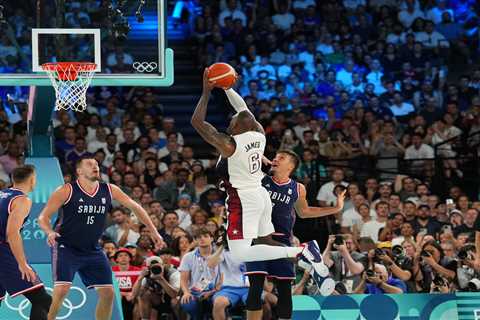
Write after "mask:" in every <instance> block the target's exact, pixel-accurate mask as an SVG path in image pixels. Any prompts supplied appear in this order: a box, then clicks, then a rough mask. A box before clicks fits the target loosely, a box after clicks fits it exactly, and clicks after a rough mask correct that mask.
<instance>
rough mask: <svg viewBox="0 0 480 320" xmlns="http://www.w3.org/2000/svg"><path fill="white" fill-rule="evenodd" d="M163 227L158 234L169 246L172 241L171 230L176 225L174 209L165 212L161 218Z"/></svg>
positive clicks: (176, 217)
mask: <svg viewBox="0 0 480 320" xmlns="http://www.w3.org/2000/svg"><path fill="white" fill-rule="evenodd" d="M162 225H163V228H162V229H160V235H161V236H162V238H163V240H164V241H165V243H167V244H168V245H169V246H170V245H171V244H172V241H173V230H174V229H175V228H176V227H178V214H177V213H176V212H174V211H172V212H166V213H165V214H164V215H163V219H162Z"/></svg>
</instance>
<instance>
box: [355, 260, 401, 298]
mask: <svg viewBox="0 0 480 320" xmlns="http://www.w3.org/2000/svg"><path fill="white" fill-rule="evenodd" d="M406 292H407V286H406V285H405V283H404V282H403V281H402V280H400V279H397V278H395V277H393V276H392V274H391V273H390V272H389V271H388V270H387V268H386V267H385V266H384V265H382V264H379V263H374V264H373V268H371V269H367V270H366V271H364V272H363V273H362V277H361V281H360V283H359V284H358V286H357V287H356V288H355V290H354V291H353V293H368V294H378V293H380V294H385V293H388V294H394V293H395V294H398V293H406Z"/></svg>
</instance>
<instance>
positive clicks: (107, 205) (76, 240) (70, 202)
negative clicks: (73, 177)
mask: <svg viewBox="0 0 480 320" xmlns="http://www.w3.org/2000/svg"><path fill="white" fill-rule="evenodd" d="M69 186H70V196H69V198H68V199H67V201H66V202H65V203H64V204H63V206H62V207H61V208H60V210H59V213H58V219H57V221H56V222H55V231H56V232H58V233H59V234H60V238H58V239H57V242H58V243H59V244H63V245H65V246H67V247H69V248H73V249H76V250H78V251H83V252H90V251H92V250H100V246H99V244H98V241H99V239H100V237H101V236H102V233H103V230H104V227H105V220H106V215H107V214H108V213H109V212H110V211H111V209H112V192H111V189H110V185H109V184H108V183H104V182H99V183H98V186H97V189H96V190H95V191H94V192H93V193H92V194H89V193H88V192H86V191H85V190H84V189H83V188H82V186H81V185H80V183H79V182H78V180H77V181H75V182H72V183H71V184H69Z"/></svg>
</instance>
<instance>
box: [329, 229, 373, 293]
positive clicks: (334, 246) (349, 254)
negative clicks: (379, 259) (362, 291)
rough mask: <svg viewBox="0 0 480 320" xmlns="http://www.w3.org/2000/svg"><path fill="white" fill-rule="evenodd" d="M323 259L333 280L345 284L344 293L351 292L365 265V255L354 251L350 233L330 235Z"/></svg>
mask: <svg viewBox="0 0 480 320" xmlns="http://www.w3.org/2000/svg"><path fill="white" fill-rule="evenodd" d="M332 250H335V251H333V252H332ZM323 259H324V263H325V265H326V266H327V267H328V268H329V269H330V274H331V276H332V278H333V280H335V281H336V282H337V283H338V282H341V283H343V284H344V285H345V288H346V293H351V292H352V291H353V288H355V287H356V286H357V285H358V283H359V282H360V274H361V273H362V271H363V270H364V269H365V267H366V265H367V257H366V256H365V255H363V254H361V253H359V252H357V251H356V248H355V243H354V242H353V238H352V235H350V234H345V235H330V237H329V238H328V243H327V247H326V248H325V251H324V252H323ZM344 291H345V290H344Z"/></svg>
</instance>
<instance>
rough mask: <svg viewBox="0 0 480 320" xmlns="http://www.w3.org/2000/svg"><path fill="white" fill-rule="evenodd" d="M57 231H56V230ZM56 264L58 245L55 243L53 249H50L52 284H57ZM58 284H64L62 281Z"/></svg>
mask: <svg viewBox="0 0 480 320" xmlns="http://www.w3.org/2000/svg"><path fill="white" fill-rule="evenodd" d="M57 231H58V230H57ZM57 263H58V243H56V244H55V245H54V246H53V247H52V278H53V282H54V283H57V281H56V280H57V276H58V275H57ZM58 282H59V283H60V282H64V281H58Z"/></svg>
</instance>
